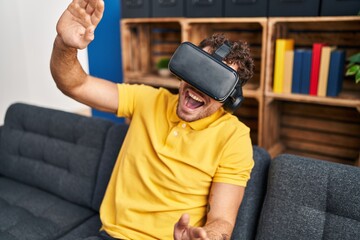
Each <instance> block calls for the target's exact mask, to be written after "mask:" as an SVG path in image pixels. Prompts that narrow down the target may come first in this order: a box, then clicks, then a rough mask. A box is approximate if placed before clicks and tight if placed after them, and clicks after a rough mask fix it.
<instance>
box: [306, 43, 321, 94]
mask: <svg viewBox="0 0 360 240" xmlns="http://www.w3.org/2000/svg"><path fill="white" fill-rule="evenodd" d="M323 46H325V44H324V43H314V44H313V48H312V59H311V75H310V92H309V93H310V95H317V89H318V81H319V70H320V60H321V50H322V48H323Z"/></svg>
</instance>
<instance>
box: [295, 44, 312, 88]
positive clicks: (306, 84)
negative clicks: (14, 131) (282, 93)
mask: <svg viewBox="0 0 360 240" xmlns="http://www.w3.org/2000/svg"><path fill="white" fill-rule="evenodd" d="M311 56H312V50H311V49H305V48H298V49H295V50H294V65H293V75H292V85H291V92H292V93H305V94H309V90H310V70H311Z"/></svg>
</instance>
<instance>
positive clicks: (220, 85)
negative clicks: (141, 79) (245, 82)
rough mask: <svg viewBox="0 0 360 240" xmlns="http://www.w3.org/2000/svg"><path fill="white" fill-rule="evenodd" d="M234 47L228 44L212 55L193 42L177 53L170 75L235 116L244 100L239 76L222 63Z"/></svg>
mask: <svg viewBox="0 0 360 240" xmlns="http://www.w3.org/2000/svg"><path fill="white" fill-rule="evenodd" d="M229 52H230V46H229V45H227V44H226V43H224V44H223V45H221V46H220V47H219V48H218V49H217V50H216V51H215V52H214V54H212V55H210V54H209V53H207V52H205V51H204V50H202V49H201V48H199V47H197V46H195V45H194V44H192V43H190V42H184V43H182V44H180V46H179V47H178V48H177V49H176V51H175V53H174V55H173V56H172V57H171V59H170V62H169V69H170V71H171V72H172V73H173V74H175V75H176V76H177V77H178V78H180V79H182V80H184V81H185V82H187V83H189V84H190V85H192V86H193V87H195V88H196V89H198V90H199V91H201V92H203V93H205V94H206V95H208V96H209V97H211V98H213V99H215V100H216V101H219V102H221V103H223V107H224V109H225V110H226V111H229V112H233V111H234V110H235V109H236V108H238V107H239V106H240V104H241V102H242V100H243V96H242V88H241V83H240V82H239V77H238V74H237V72H236V71H235V70H234V69H232V68H231V67H229V66H228V65H226V64H225V63H223V62H222V60H223V59H224V58H225V57H226V56H227V55H228V54H229Z"/></svg>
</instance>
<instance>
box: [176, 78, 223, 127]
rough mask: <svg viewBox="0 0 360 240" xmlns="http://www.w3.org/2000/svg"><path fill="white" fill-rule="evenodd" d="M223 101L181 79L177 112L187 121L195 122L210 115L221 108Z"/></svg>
mask: <svg viewBox="0 0 360 240" xmlns="http://www.w3.org/2000/svg"><path fill="white" fill-rule="evenodd" d="M221 106H222V103H220V102H218V101H216V100H214V99H212V98H210V97H209V96H207V95H206V94H204V93H202V92H200V91H199V90H197V89H196V88H194V87H193V86H191V85H190V84H188V83H186V82H184V81H181V83H180V88H179V102H178V105H177V109H176V113H177V115H178V117H179V118H180V119H182V120H184V121H186V122H193V121H196V120H199V119H202V118H205V117H208V116H210V115H212V114H213V113H215V112H216V111H217V110H218V109H219V108H221Z"/></svg>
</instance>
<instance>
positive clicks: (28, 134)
mask: <svg viewBox="0 0 360 240" xmlns="http://www.w3.org/2000/svg"><path fill="white" fill-rule="evenodd" d="M112 125H113V124H112V123H111V122H110V121H105V120H102V119H96V118H88V117H85V116H80V115H76V114H72V113H67V112H62V111H58V110H52V109H46V108H40V107H36V106H31V105H26V104H20V103H17V104H14V105H12V106H10V107H9V109H8V110H7V113H6V117H5V123H4V126H3V128H2V131H1V136H0V175H4V176H6V177H9V178H11V179H14V180H17V181H19V182H22V183H26V184H28V185H31V186H33V187H37V188H40V189H42V190H45V191H48V192H50V193H52V194H55V195H57V196H60V197H62V198H64V199H66V200H69V201H72V202H74V203H78V204H82V205H85V206H88V207H91V206H92V205H93V202H92V200H93V193H94V189H95V182H96V177H97V174H98V167H99V162H100V159H101V156H102V151H103V147H104V142H105V137H106V134H107V132H108V129H109V128H110V127H111V126H112Z"/></svg>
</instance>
